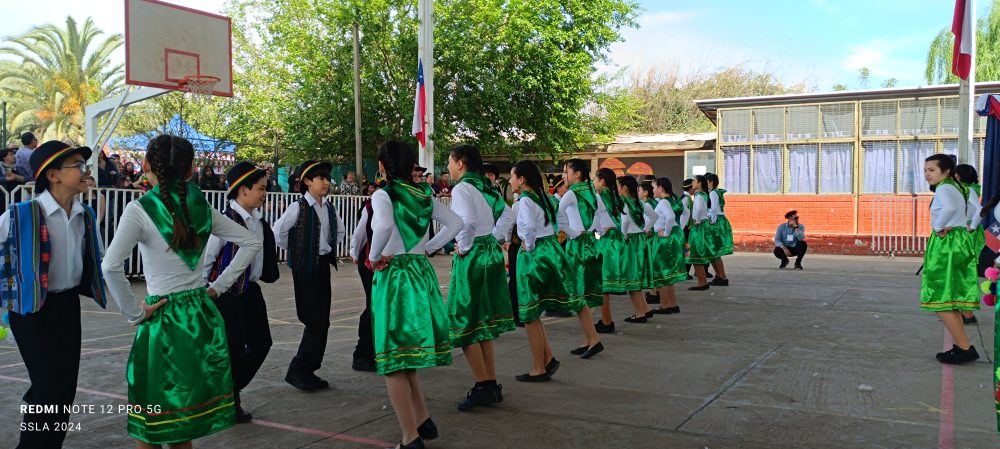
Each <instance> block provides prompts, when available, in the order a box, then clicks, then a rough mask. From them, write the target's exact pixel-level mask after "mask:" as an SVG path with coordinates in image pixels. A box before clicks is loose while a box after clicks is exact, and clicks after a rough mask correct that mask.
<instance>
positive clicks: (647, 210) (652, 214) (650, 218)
mask: <svg viewBox="0 0 1000 449" xmlns="http://www.w3.org/2000/svg"><path fill="white" fill-rule="evenodd" d="M657 206H659V204H657ZM671 212H673V211H671ZM642 214H643V219H644V220H645V221H646V225H645V226H643V227H642V230H643V231H646V232H650V231H652V230H653V225H654V224H655V223H656V220H657V219H659V218H660V217H659V214H657V213H656V209H653V206H650V205H649V203H647V202H645V201H644V202H643V203H642Z"/></svg>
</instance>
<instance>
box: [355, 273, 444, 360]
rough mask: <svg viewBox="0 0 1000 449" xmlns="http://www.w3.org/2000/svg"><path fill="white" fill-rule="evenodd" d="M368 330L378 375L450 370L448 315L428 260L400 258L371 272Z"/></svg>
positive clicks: (435, 275) (435, 276) (436, 279)
mask: <svg viewBox="0 0 1000 449" xmlns="http://www.w3.org/2000/svg"><path fill="white" fill-rule="evenodd" d="M372 328H373V330H372V333H373V334H374V337H375V367H376V370H377V372H378V374H380V375H385V374H391V373H394V372H396V371H402V370H407V369H417V368H431V367H435V366H447V365H450V364H451V338H450V337H449V335H448V328H449V319H448V311H447V310H446V309H445V305H444V300H443V299H441V287H440V284H439V283H438V278H437V274H436V273H435V271H434V267H433V266H431V262H430V261H429V260H427V256H425V255H423V254H399V255H397V256H395V257H393V258H392V261H390V262H389V264H388V265H387V266H386V267H385V268H384V269H382V270H381V271H376V272H375V277H374V278H373V279H372Z"/></svg>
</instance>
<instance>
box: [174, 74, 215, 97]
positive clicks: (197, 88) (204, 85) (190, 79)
mask: <svg viewBox="0 0 1000 449" xmlns="http://www.w3.org/2000/svg"><path fill="white" fill-rule="evenodd" d="M220 81H222V78H219V77H217V76H211V75H188V76H185V77H184V78H181V80H180V81H178V82H177V86H178V87H179V88H180V89H181V90H183V91H185V92H190V93H193V94H199V95H209V94H211V93H212V91H213V90H214V89H215V85H216V84H219V82H220Z"/></svg>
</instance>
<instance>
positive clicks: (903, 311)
mask: <svg viewBox="0 0 1000 449" xmlns="http://www.w3.org/2000/svg"><path fill="white" fill-rule="evenodd" d="M432 261H433V262H434V265H435V267H436V268H437V271H438V276H439V278H440V280H441V283H442V284H443V285H447V282H448V276H449V274H450V270H449V267H450V259H449V258H447V257H435V258H434V259H432ZM726 261H727V265H728V270H729V276H730V279H731V281H732V286H731V287H728V288H722V287H719V288H712V289H711V290H709V291H708V292H697V293H695V292H687V291H682V292H681V296H680V304H681V308H682V311H683V312H682V313H681V314H680V315H670V316H665V315H663V316H661V315H658V316H656V318H655V319H653V320H651V322H650V323H649V324H644V325H641V324H631V325H630V324H627V323H625V322H624V321H623V320H622V319H623V318H624V317H625V316H628V315H630V314H631V311H630V309H631V308H630V306H629V305H628V302H627V300H626V299H625V298H624V297H618V298H617V299H616V300H615V302H614V309H615V321H616V324H617V326H618V333H617V334H615V335H605V336H604V337H603V340H604V344H605V345H606V346H607V350H606V351H605V352H604V353H603V354H601V355H599V356H597V357H595V358H594V359H592V360H580V359H578V358H576V357H574V356H571V355H570V354H568V351H569V350H570V349H572V348H573V347H575V346H577V344H578V343H579V341H580V329H579V325H578V322H577V319H576V318H564V319H547V320H546V328H547V329H548V335H549V337H550V339H551V343H552V347H553V349H554V351H555V352H556V355H557V357H558V358H559V359H560V360H561V361H562V368H561V370H560V371H559V373H558V374H557V375H556V376H555V378H554V380H553V381H552V382H549V383H545V384H522V383H518V382H515V381H514V379H513V376H514V375H515V374H518V373H521V372H524V371H526V370H527V369H528V365H529V358H530V356H529V351H528V348H527V341H526V338H525V336H524V333H523V331H522V330H518V331H517V332H514V333H510V334H506V335H505V336H503V337H502V338H501V339H500V340H498V344H497V352H498V361H497V362H498V371H499V377H500V382H501V383H502V384H503V385H504V393H505V399H506V400H505V402H504V403H502V404H500V405H499V406H497V407H494V408H491V409H485V410H480V411H476V412H472V413H462V412H458V411H457V410H456V409H455V403H456V401H458V400H459V399H461V398H463V397H464V395H465V392H466V391H467V389H468V388H469V386H470V385H471V383H472V380H471V378H470V375H469V372H468V368H467V366H466V364H465V361H464V360H463V358H462V356H461V352H460V351H456V352H455V363H454V364H453V365H452V366H449V367H445V368H437V369H431V370H425V371H422V372H421V378H422V381H423V385H424V386H425V391H426V395H427V397H428V402H429V406H430V409H431V411H432V416H433V417H434V419H435V421H436V422H437V423H438V426H439V427H440V429H441V435H442V436H441V438H440V439H438V440H436V441H433V442H431V443H430V444H429V447H432V448H605V447H607V448H695V449H702V448H711V449H719V448H741V449H742V448H747V449H750V448H761V449H763V448H767V449H779V448H996V447H1000V435H997V433H996V423H995V421H994V419H995V415H994V411H993V400H992V389H991V385H990V384H991V381H992V377H991V369H992V368H991V367H992V365H991V364H990V362H989V361H988V359H992V350H993V342H992V333H993V326H994V319H993V314H992V313H991V312H990V313H987V312H986V311H983V312H980V313H978V314H977V315H978V317H979V320H980V324H979V326H978V327H976V326H968V327H966V329H967V331H968V332H969V333H970V335H971V337H972V339H973V342H974V344H975V345H976V347H977V348H979V350H980V354H982V355H983V358H982V360H981V361H980V362H979V363H975V364H972V365H968V366H960V367H954V368H952V367H943V366H942V365H940V364H939V363H938V362H937V361H936V360H935V359H934V353H935V352H937V351H938V350H940V349H941V348H942V346H943V344H945V339H944V337H943V336H944V330H943V328H942V327H941V325H940V324H939V322H938V320H937V319H936V318H935V317H934V315H932V314H929V313H923V312H920V311H919V310H918V307H917V298H918V289H919V279H918V278H917V277H915V276H914V275H913V273H914V271H916V269H917V268H918V266H919V265H920V260H918V259H906V258H898V259H895V260H889V259H885V258H876V257H846V256H819V255H810V256H808V257H807V258H806V268H807V270H806V271H802V272H798V271H791V270H784V271H779V270H778V269H777V261H776V260H775V259H774V258H773V257H772V256H770V255H762V254H737V255H734V256H732V257H728V258H727V259H726ZM681 285H682V286H684V287H685V288H686V287H688V286H691V285H693V284H692V283H690V282H688V283H683V284H681ZM134 288H135V289H136V290H137V292H140V293H142V292H143V284H142V283H137V284H135V285H134ZM265 295H266V297H267V299H268V307H269V314H270V317H271V332H272V334H273V337H274V342H275V344H274V347H273V349H272V350H271V354H270V355H269V357H268V359H267V361H266V362H265V364H264V367H263V368H262V371H261V372H260V374H259V375H258V376H257V378H256V379H255V380H254V382H253V383H252V384H251V385H250V387H249V388H248V389H247V390H245V392H244V405H245V406H246V407H247V409H248V410H249V411H251V412H252V413H253V414H254V416H255V417H256V418H257V419H258V421H257V422H256V423H254V424H244V425H238V426H236V427H235V428H233V429H229V430H227V431H225V432H222V433H219V434H217V435H213V436H210V437H207V438H204V439H202V440H199V441H198V442H196V445H195V447H202V448H229V447H233V448H240V449H256V448H261V449H274V448H310V449H320V448H359V449H360V448H369V447H381V446H382V445H383V444H384V445H391V444H392V442H395V441H398V438H399V431H398V427H397V423H396V419H395V417H394V415H393V414H392V410H391V407H390V406H389V402H388V400H387V398H386V395H385V388H384V384H383V381H382V379H380V378H379V377H377V376H375V375H374V374H371V373H358V372H354V371H352V370H351V369H350V361H351V352H352V350H353V347H354V344H355V339H356V325H357V315H358V313H359V312H360V311H361V310H362V308H363V304H364V297H363V292H362V289H361V283H360V281H359V280H358V277H357V274H356V272H355V271H354V267H353V266H347V267H342V268H341V270H340V271H339V272H335V275H334V311H333V313H332V322H333V323H332V324H333V327H332V328H331V330H330V340H329V346H328V353H327V356H326V359H325V363H324V366H323V368H322V370H321V371H320V372H319V374H320V375H321V376H322V377H324V378H326V379H328V380H329V381H330V383H331V384H332V386H333V387H332V389H330V390H328V391H323V392H318V393H311V394H307V393H301V392H298V391H296V390H294V389H292V388H291V387H290V386H288V385H286V384H285V383H284V382H283V381H282V378H283V375H284V371H285V368H286V366H287V364H288V362H289V360H290V359H291V358H292V355H293V354H294V352H295V350H296V346H297V344H298V340H299V337H300V333H301V330H302V328H301V326H300V325H299V324H298V322H297V320H296V318H295V309H294V303H293V300H292V287H291V280H290V278H289V276H287V273H285V275H284V277H283V278H282V280H281V281H279V282H278V283H277V284H274V285H269V286H266V288H265ZM84 311H85V313H84V314H83V317H84V320H85V321H84V331H83V332H84V343H83V347H84V356H83V361H82V366H81V374H80V382H79V386H80V391H79V392H78V394H77V398H76V402H77V404H94V405H97V406H99V405H101V404H105V405H115V406H116V405H118V404H122V403H123V399H124V395H125V394H126V385H125V368H124V367H125V362H126V359H127V356H128V351H129V347H130V345H131V338H132V335H133V332H134V331H133V328H131V327H130V326H129V325H127V324H126V323H125V321H124V320H123V319H122V318H121V316H120V315H119V314H118V312H117V310H112V311H107V312H105V311H101V310H100V309H99V308H97V307H96V306H95V305H94V304H93V303H92V302H90V301H89V300H87V301H85V302H84ZM949 347H950V346H949ZM20 361H21V358H20V356H19V355H18V353H17V351H16V349H15V348H12V347H10V346H0V380H2V383H0V394H2V396H0V397H2V398H4V399H3V402H2V404H0V418H2V419H0V422H3V423H4V424H3V425H0V441H2V443H0V446H3V447H13V446H14V442H15V441H16V440H17V433H16V428H17V423H18V422H19V421H20V417H19V413H18V407H19V405H20V404H21V401H20V397H21V395H22V394H23V393H24V391H25V389H26V388H27V385H28V384H27V383H26V381H25V379H26V377H27V374H26V372H25V370H24V367H23V365H21V364H20ZM73 419H74V420H75V421H78V422H80V423H81V427H82V429H81V430H80V431H77V432H72V433H71V434H70V435H69V436H68V437H67V440H66V444H65V447H67V448H102V449H103V448H125V447H132V442H131V440H130V439H129V437H128V436H127V434H126V432H125V415H123V414H117V413H112V414H82V415H74V416H73Z"/></svg>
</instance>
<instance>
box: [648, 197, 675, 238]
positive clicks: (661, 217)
mask: <svg viewBox="0 0 1000 449" xmlns="http://www.w3.org/2000/svg"><path fill="white" fill-rule="evenodd" d="M666 203H667V201H666V200H663V201H660V202H659V203H658V204H657V205H656V209H654V210H655V211H656V221H654V222H653V231H655V232H657V233H659V232H660V231H665V230H666V229H667V216H666V215H665V214H666V210H665V209H664V205H666ZM666 208H667V209H669V208H670V207H669V206H667V207H666ZM671 213H673V211H671Z"/></svg>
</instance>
